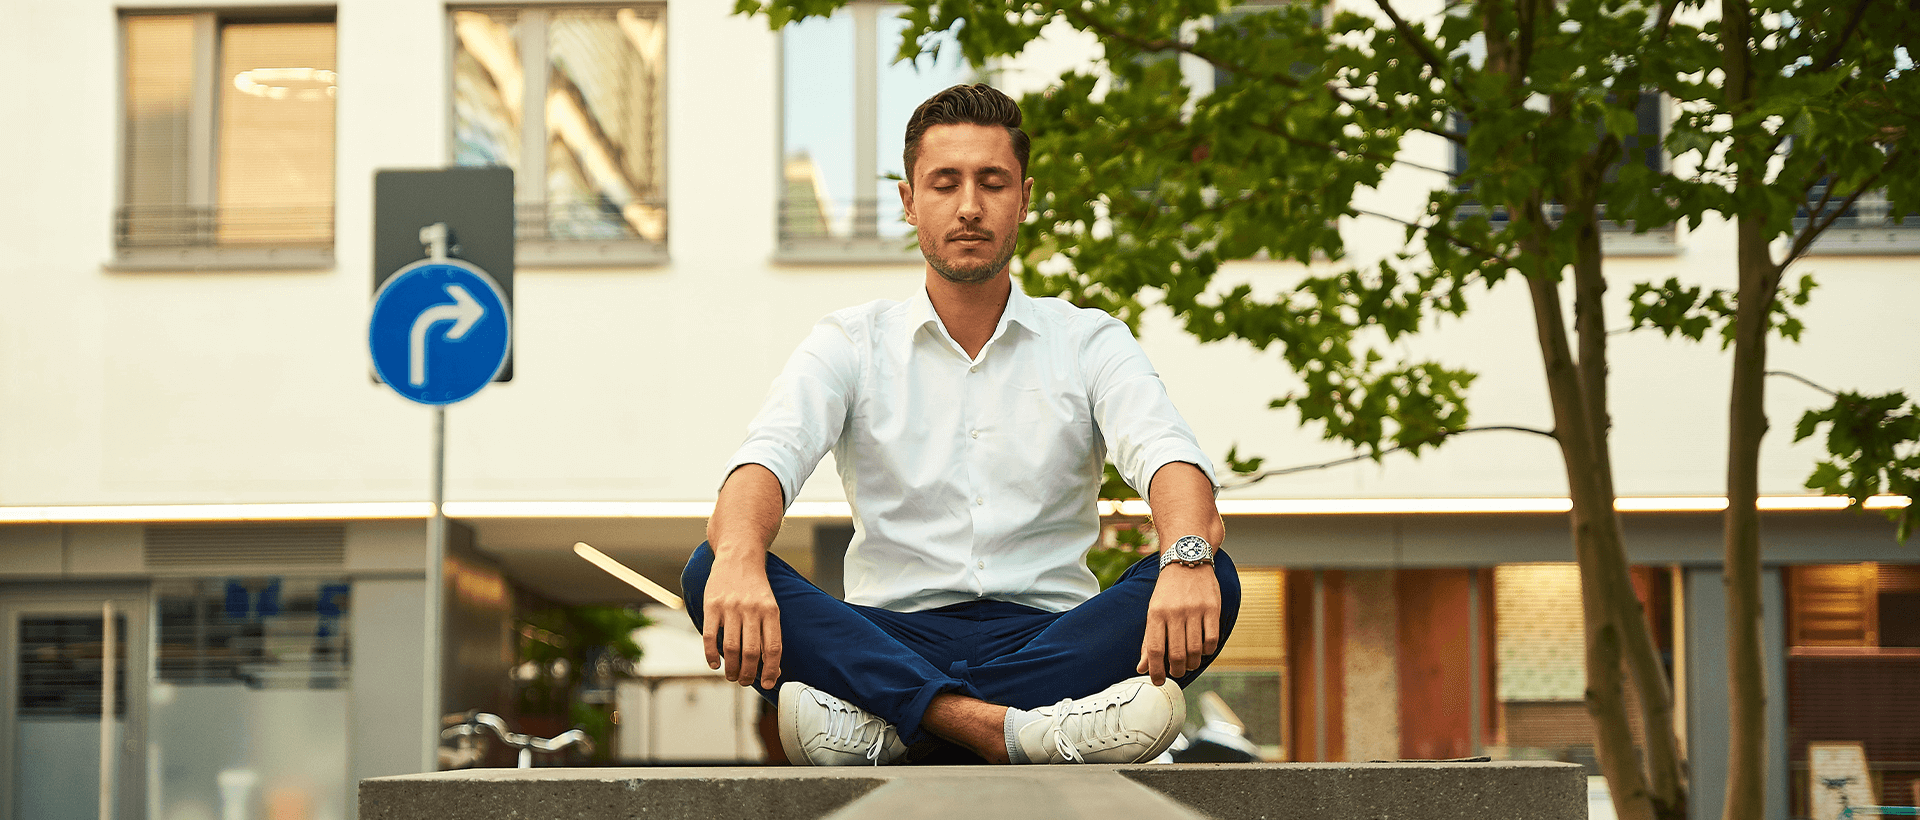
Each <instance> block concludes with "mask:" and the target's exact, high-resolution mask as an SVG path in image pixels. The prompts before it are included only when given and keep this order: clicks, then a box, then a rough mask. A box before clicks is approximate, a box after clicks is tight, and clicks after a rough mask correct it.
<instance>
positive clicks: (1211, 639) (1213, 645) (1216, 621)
mask: <svg viewBox="0 0 1920 820" xmlns="http://www.w3.org/2000/svg"><path fill="white" fill-rule="evenodd" d="M1202 624H1203V625H1202V627H1201V628H1202V629H1204V630H1206V635H1207V657H1209V658H1211V657H1213V655H1214V653H1216V652H1219V651H1220V609H1219V608H1218V607H1215V608H1214V610H1213V611H1212V612H1208V613H1207V615H1206V618H1205V619H1204V620H1203V621H1202Z"/></svg>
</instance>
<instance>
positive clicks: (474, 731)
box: [440, 712, 593, 769]
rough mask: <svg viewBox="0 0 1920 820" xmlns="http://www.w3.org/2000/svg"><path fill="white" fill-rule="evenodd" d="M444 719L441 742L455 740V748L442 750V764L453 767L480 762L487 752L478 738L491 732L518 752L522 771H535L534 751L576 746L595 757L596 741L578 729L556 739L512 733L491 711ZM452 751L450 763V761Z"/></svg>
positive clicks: (556, 749)
mask: <svg viewBox="0 0 1920 820" xmlns="http://www.w3.org/2000/svg"><path fill="white" fill-rule="evenodd" d="M442 720H443V722H444V723H445V724H446V725H445V726H444V728H442V729H441V730H440V739H441V740H443V741H444V740H452V741H454V747H453V749H451V750H448V749H445V748H442V749H441V756H442V760H443V762H444V763H446V764H447V765H449V766H450V767H451V768H456V769H458V768H465V767H467V766H471V765H473V764H474V763H476V762H478V761H479V760H480V758H481V756H482V755H483V754H484V752H483V751H482V750H481V749H480V747H479V742H478V738H479V737H480V736H481V735H482V734H484V733H492V734H493V736H494V737H495V738H496V739H498V740H499V741H500V742H501V743H504V744H506V745H507V746H508V747H509V748H512V749H517V750H519V768H522V769H531V768H533V753H534V752H558V751H563V750H565V749H568V748H574V747H577V748H579V749H580V751H581V752H582V753H583V754H593V739H592V738H590V737H588V736H587V733H586V732H584V731H581V730H579V729H569V730H567V731H564V732H561V733H560V734H557V735H554V736H553V737H534V736H533V735H526V734H521V733H519V732H515V731H512V730H509V729H508V728H507V722H506V721H505V720H504V719H502V718H501V717H500V716H499V715H496V714H492V713H490V712H467V713H466V714H464V715H447V716H446V717H445V718H443V719H442ZM449 751H450V752H451V755H450V757H451V758H452V759H451V760H448V759H447V758H448V757H449V754H448V752H449Z"/></svg>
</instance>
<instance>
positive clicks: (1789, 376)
mask: <svg viewBox="0 0 1920 820" xmlns="http://www.w3.org/2000/svg"><path fill="white" fill-rule="evenodd" d="M1761 375H1763V376H1779V377H1780V378H1783V379H1792V380H1794V381H1797V382H1799V383H1801V384H1804V385H1806V386H1808V387H1811V388H1813V389H1815V390H1818V391H1820V392H1822V393H1825V394H1827V395H1829V396H1832V397H1834V398H1836V399H1837V398H1840V394H1839V393H1836V392H1834V391H1832V390H1830V389H1828V388H1827V387H1826V386H1825V385H1822V384H1820V383H1818V382H1815V381H1814V380H1812V379H1809V378H1807V377H1805V376H1802V375H1800V374H1798V373H1794V372H1792V371H1789V370H1769V371H1767V372H1765V373H1762V374H1761Z"/></svg>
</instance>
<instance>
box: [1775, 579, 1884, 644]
mask: <svg viewBox="0 0 1920 820" xmlns="http://www.w3.org/2000/svg"><path fill="white" fill-rule="evenodd" d="M1788 579H1789V589H1790V595H1791V614H1792V623H1791V626H1790V629H1791V635H1790V638H1789V641H1790V642H1791V644H1792V645H1794V646H1877V645H1878V644H1879V636H1878V635H1877V632H1878V622H1879V614H1878V612H1877V610H1876V604H1877V598H1878V592H1879V582H1878V580H1877V577H1876V573H1875V567H1874V565H1872V564H1821V565H1813V566H1802V567H1789V568H1788Z"/></svg>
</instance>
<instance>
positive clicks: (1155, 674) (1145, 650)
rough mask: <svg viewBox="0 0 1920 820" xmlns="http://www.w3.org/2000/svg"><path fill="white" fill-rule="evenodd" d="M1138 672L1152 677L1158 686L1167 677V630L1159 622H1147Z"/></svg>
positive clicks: (1154, 683)
mask: <svg viewBox="0 0 1920 820" xmlns="http://www.w3.org/2000/svg"><path fill="white" fill-rule="evenodd" d="M1140 658H1141V659H1140V673H1141V674H1143V675H1149V676H1151V677H1152V678H1153V685H1155V686H1159V685H1160V684H1162V683H1164V682H1166V679H1167V630H1166V628H1165V626H1163V625H1161V624H1155V623H1149V624H1147V641H1146V645H1144V646H1142V647H1141V648H1140Z"/></svg>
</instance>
